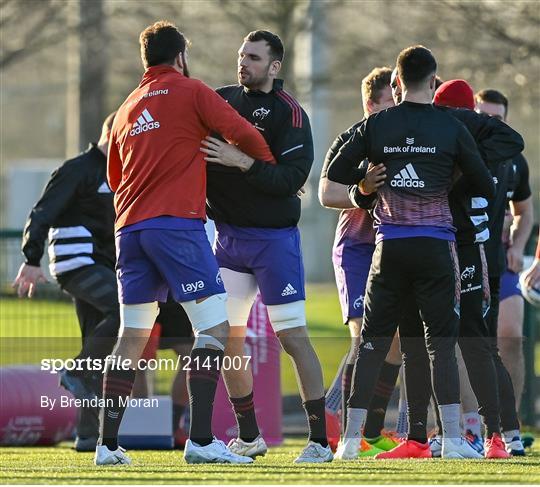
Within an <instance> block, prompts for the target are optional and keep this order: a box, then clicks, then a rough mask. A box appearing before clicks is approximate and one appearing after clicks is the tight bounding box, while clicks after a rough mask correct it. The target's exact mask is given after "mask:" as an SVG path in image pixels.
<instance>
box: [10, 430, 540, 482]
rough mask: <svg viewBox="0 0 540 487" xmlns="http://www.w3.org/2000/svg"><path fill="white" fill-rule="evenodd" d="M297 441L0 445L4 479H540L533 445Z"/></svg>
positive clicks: (407, 480) (539, 480) (178, 480)
mask: <svg viewBox="0 0 540 487" xmlns="http://www.w3.org/2000/svg"><path fill="white" fill-rule="evenodd" d="M303 446H304V443H303V442H302V441H298V440H287V441H286V442H285V445H284V446H281V447H277V448H272V449H271V450H270V452H269V453H268V454H267V456H266V457H264V458H260V459H258V460H257V461H256V462H255V463H254V464H253V465H245V466H234V465H186V463H185V462H184V460H183V459H182V454H181V452H177V451H132V452H130V456H131V458H132V460H133V462H134V464H133V465H131V466H129V467H105V468H104V467H99V468H98V467H95V466H93V465H92V454H91V453H75V452H74V451H73V450H70V449H69V445H68V444H66V443H63V444H62V445H61V446H59V447H56V448H2V449H0V482H2V483H4V484H7V483H10V484H30V483H31V484H120V483H125V484H231V483H232V484H304V485H305V484H366V483H368V484H471V483H474V484H497V483H499V484H503V483H504V484H518V483H527V484H533V483H540V453H539V452H534V453H533V454H532V455H530V456H528V457H525V458H521V459H519V458H514V459H511V460H467V461H466V460H440V459H434V460H396V461H388V460H386V461H381V460H375V459H363V460H359V461H355V462H338V461H336V462H333V463H330V464H324V465H304V466H298V465H295V464H293V463H292V461H293V459H294V458H295V456H296V455H297V454H298V452H299V451H300V449H301V448H302V447H303Z"/></svg>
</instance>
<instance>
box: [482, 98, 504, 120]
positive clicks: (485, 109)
mask: <svg viewBox="0 0 540 487" xmlns="http://www.w3.org/2000/svg"><path fill="white" fill-rule="evenodd" d="M475 110H476V111H477V112H478V113H485V114H486V115H489V116H490V117H495V118H498V119H499V120H502V121H503V122H505V121H506V109H505V108H504V105H501V104H500V103H490V102H488V101H478V102H476V108H475Z"/></svg>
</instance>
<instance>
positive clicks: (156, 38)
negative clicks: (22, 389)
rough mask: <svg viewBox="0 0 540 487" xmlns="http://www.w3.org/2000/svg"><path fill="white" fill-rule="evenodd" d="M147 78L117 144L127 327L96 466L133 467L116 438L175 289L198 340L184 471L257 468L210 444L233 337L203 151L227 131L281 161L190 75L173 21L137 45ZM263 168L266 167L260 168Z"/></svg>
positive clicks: (126, 109) (114, 177) (109, 376)
mask: <svg viewBox="0 0 540 487" xmlns="http://www.w3.org/2000/svg"><path fill="white" fill-rule="evenodd" d="M139 41H140V47H141V57H142V61H143V65H144V67H145V72H144V75H143V78H142V80H141V82H140V84H139V86H138V87H137V88H136V89H135V90H134V91H133V92H132V93H131V94H130V95H129V96H128V98H127V99H126V101H125V102H124V103H123V104H122V106H121V107H120V108H119V109H118V112H117V115H116V119H115V123H114V125H113V129H112V133H111V140H110V145H109V159H108V180H109V184H110V186H111V189H112V190H113V191H115V197H114V204H115V210H116V222H115V229H116V250H117V278H118V288H119V299H120V317H121V326H120V333H119V338H118V342H117V344H116V347H115V349H114V351H113V354H114V356H115V357H117V358H118V357H119V358H121V359H122V365H120V363H119V362H118V361H116V366H115V362H113V363H109V364H108V366H107V369H106V371H105V378H104V389H103V398H104V407H103V408H102V410H101V418H100V419H101V421H100V439H99V442H98V447H97V449H96V456H95V460H94V461H95V463H96V465H120V464H130V463H131V460H130V459H129V458H128V457H127V456H126V455H125V453H124V451H123V450H122V449H121V448H120V447H119V446H118V429H119V427H120V423H121V421H122V417H123V414H124V411H125V404H126V399H127V398H129V395H130V393H131V390H132V387H133V381H134V377H135V372H136V369H137V363H138V360H139V358H140V357H141V354H142V353H143V351H144V348H145V346H146V344H147V342H148V338H149V336H150V333H151V330H152V327H153V325H154V321H155V318H156V316H157V314H158V305H157V302H158V301H159V302H165V301H166V299H167V294H168V292H169V291H170V293H171V295H172V297H173V298H174V300H175V301H177V302H180V303H181V304H182V306H183V307H184V309H185V311H186V313H187V315H188V317H189V320H190V322H191V324H192V327H193V332H194V336H195V340H194V345H193V349H192V351H191V356H190V357H191V362H190V364H191V365H190V371H189V372H190V373H189V378H188V387H189V396H190V407H191V425H190V433H189V440H188V441H187V442H186V448H185V450H184V458H185V460H186V461H187V462H188V463H250V462H251V461H252V460H251V459H249V458H246V457H243V456H240V455H236V454H234V453H232V452H231V451H230V450H229V449H228V448H227V447H226V446H225V444H224V443H223V442H222V441H219V440H217V439H216V438H215V437H214V436H213V435H212V426H211V423H212V410H213V403H214V396H215V392H216V387H217V381H218V379H219V374H220V364H221V359H222V357H223V351H224V349H225V346H226V344H227V338H228V335H229V323H228V321H227V312H226V299H227V295H226V293H225V289H224V288H223V285H222V283H221V279H220V278H219V268H218V266H217V262H216V260H215V257H214V255H213V253H212V249H211V247H210V243H209V242H208V239H207V237H206V232H205V230H204V220H205V218H206V212H205V202H206V163H205V161H204V158H203V154H201V152H200V143H201V140H202V139H204V137H205V136H206V135H208V134H209V133H210V131H219V132H220V133H222V134H223V135H224V137H225V138H226V139H227V140H228V141H230V142H231V143H234V144H238V145H239V146H240V147H241V148H242V149H243V150H245V151H246V152H247V153H248V154H250V155H252V156H253V157H256V158H258V159H260V160H262V161H269V162H271V163H273V162H274V158H273V156H272V154H271V152H270V150H269V148H268V145H267V144H266V142H265V141H264V139H263V137H262V136H261V135H260V134H259V132H258V131H257V130H256V129H255V128H253V126H252V125H251V124H249V123H248V122H247V121H246V120H244V119H243V118H242V117H240V116H239V115H238V113H236V112H235V111H234V110H233V109H232V108H231V107H230V106H229V105H228V104H227V103H225V102H224V101H223V99H222V98H221V97H219V96H218V95H217V94H216V93H215V92H214V91H213V90H212V89H210V88H209V87H208V86H206V85H205V84H204V83H202V82H201V81H199V80H195V79H191V78H189V77H188V72H187V63H186V60H187V56H186V54H187V53H186V51H187V47H188V43H187V41H186V38H185V37H184V35H183V34H182V33H181V32H179V31H178V29H177V28H176V27H175V26H174V25H173V24H171V23H170V22H166V21H160V22H156V23H155V24H153V25H150V26H149V27H147V28H146V29H145V30H144V31H143V32H142V33H141V36H140V39H139ZM261 164H265V163H263V162H261Z"/></svg>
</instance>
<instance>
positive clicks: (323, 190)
mask: <svg viewBox="0 0 540 487" xmlns="http://www.w3.org/2000/svg"><path fill="white" fill-rule="evenodd" d="M319 201H320V202H321V205H323V206H324V207H325V208H333V209H335V210H348V209H351V208H354V207H355V206H354V205H353V204H352V203H351V200H350V199H349V191H348V188H347V186H345V185H343V184H339V183H334V182H333V181H329V180H328V178H322V179H321V180H320V182H319Z"/></svg>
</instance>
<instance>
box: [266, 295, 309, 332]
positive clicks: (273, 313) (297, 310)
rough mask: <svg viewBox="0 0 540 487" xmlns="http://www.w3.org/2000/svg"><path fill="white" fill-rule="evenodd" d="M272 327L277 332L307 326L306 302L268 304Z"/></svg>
mask: <svg viewBox="0 0 540 487" xmlns="http://www.w3.org/2000/svg"><path fill="white" fill-rule="evenodd" d="M267 309H268V317H269V318H270V322H271V323H272V328H273V329H274V331H275V332H276V333H277V332H279V331H282V330H289V329H291V328H298V327H299V326H306V302H305V301H303V300H302V301H295V302H294V303H287V304H272V305H269V306H267Z"/></svg>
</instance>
